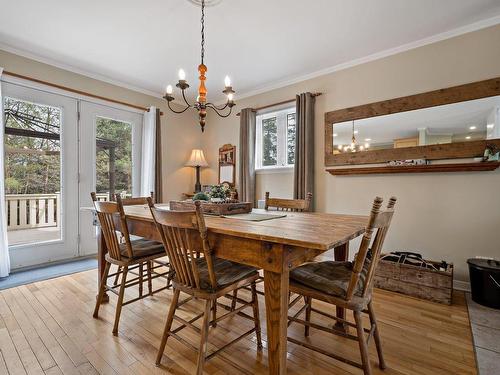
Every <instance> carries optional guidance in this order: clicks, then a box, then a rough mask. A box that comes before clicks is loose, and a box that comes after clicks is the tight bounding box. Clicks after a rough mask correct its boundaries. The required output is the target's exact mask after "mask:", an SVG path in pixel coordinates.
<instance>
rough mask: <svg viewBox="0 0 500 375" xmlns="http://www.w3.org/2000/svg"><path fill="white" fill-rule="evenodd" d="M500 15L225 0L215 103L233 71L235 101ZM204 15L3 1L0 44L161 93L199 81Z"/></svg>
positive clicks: (131, 0)
mask: <svg viewBox="0 0 500 375" xmlns="http://www.w3.org/2000/svg"><path fill="white" fill-rule="evenodd" d="M499 15H500V0H439V1H436V0H418V1H401V0H377V1H370V0H350V1H346V0H309V1H307V0H302V1H300V0H253V1H248V0H223V1H222V2H221V3H220V4H219V5H217V6H215V7H210V8H207V10H206V27H207V29H206V35H207V43H206V47H207V52H206V64H207V65H208V73H207V77H208V81H207V83H208V90H209V99H211V100H220V99H221V96H222V95H221V94H220V91H221V90H222V86H223V80H224V76H225V75H226V74H229V75H230V76H231V78H232V81H233V86H234V89H235V90H236V91H237V96H236V98H238V95H240V97H241V96H242V95H245V94H249V93H251V92H256V91H258V90H262V89H265V88H269V87H275V86H279V85H283V84H285V83H286V82H288V83H289V82H291V81H293V80H297V79H300V78H304V77H305V76H311V75H314V74H317V73H320V72H323V73H324V72H327V71H328V70H329V69H331V68H332V67H335V66H338V65H340V64H346V63H348V62H351V61H353V60H358V59H363V58H366V57H367V56H370V55H373V54H380V53H381V52H383V51H387V50H391V49H395V48H398V47H401V46H403V45H406V44H409V43H414V44H415V42H417V41H421V40H422V39H427V38H432V37H434V36H436V35H438V34H442V33H447V34H445V35H441V37H444V36H450V35H454V34H457V33H459V32H464V31H467V30H470V29H473V28H477V26H478V25H482V26H484V25H489V24H495V23H499V22H500V17H499ZM199 19H200V9H199V8H197V7H196V6H194V5H193V4H191V3H190V2H188V1H186V0H142V1H137V0H105V1H103V0H85V1H68V0H44V1H40V0H15V1H7V0H1V2H0V48H3V49H7V50H11V51H12V50H14V51H16V52H18V53H19V52H21V53H23V54H25V55H26V54H28V55H29V56H31V57H36V58H37V59H39V60H42V61H46V62H50V63H53V64H55V65H57V66H63V67H65V68H69V69H70V70H73V71H78V72H83V73H85V74H88V75H91V76H94V77H99V78H101V79H102V78H105V79H106V80H108V81H112V82H119V83H120V84H122V85H125V86H127V87H135V88H139V89H141V91H147V92H153V93H156V94H158V95H159V94H160V93H162V92H163V91H164V87H165V85H166V84H167V83H172V84H174V83H175V82H176V80H177V70H178V69H179V68H181V67H182V68H184V69H185V70H186V72H187V80H188V82H190V83H191V86H192V87H193V86H196V79H197V73H196V67H197V65H198V64H199V54H200V51H199V49H200V47H199V45H200V36H199V29H200V25H199ZM474 23H476V25H475V26H474V27H471V26H470V25H471V24H474ZM457 29H459V30H457ZM417 44H418V43H417ZM417 44H415V45H417ZM193 91H194V90H193ZM219 94H220V95H219ZM215 95H217V96H215Z"/></svg>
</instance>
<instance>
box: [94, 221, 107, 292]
mask: <svg viewBox="0 0 500 375" xmlns="http://www.w3.org/2000/svg"><path fill="white" fill-rule="evenodd" d="M107 252H108V248H107V247H106V241H105V240H104V234H103V233H102V229H101V227H99V230H98V231H97V287H98V288H97V290H100V288H101V281H102V276H103V275H104V269H105V268H106V267H105V266H106V258H105V256H106V253H107ZM108 301H109V295H108V294H107V292H106V291H104V295H103V297H102V302H108Z"/></svg>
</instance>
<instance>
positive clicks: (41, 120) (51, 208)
mask: <svg viewBox="0 0 500 375" xmlns="http://www.w3.org/2000/svg"><path fill="white" fill-rule="evenodd" d="M2 95H3V98H2V100H3V105H4V113H3V115H4V120H5V121H4V123H5V144H4V146H5V165H4V166H0V167H4V171H5V189H6V191H5V194H6V211H7V212H6V214H7V237H8V241H9V249H10V257H11V266H12V268H19V267H24V266H32V265H36V264H41V263H47V262H51V261H56V260H61V259H65V258H71V257H75V256H78V202H77V201H76V200H75V199H74V197H75V196H77V195H78V168H77V166H78V152H77V150H78V121H77V100H75V99H72V98H69V97H65V96H61V95H56V94H52V93H48V92H44V91H40V90H35V89H32V88H27V87H23V86H19V85H14V84H10V83H6V82H2Z"/></svg>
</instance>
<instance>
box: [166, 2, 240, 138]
mask: <svg viewBox="0 0 500 375" xmlns="http://www.w3.org/2000/svg"><path fill="white" fill-rule="evenodd" d="M190 1H191V2H195V3H199V1H197V2H196V1H193V0H190ZM209 1H210V0H209ZM204 58H205V0H201V64H200V65H198V72H199V74H200V76H199V80H200V83H199V86H198V97H197V98H196V101H195V102H194V103H193V104H190V103H189V102H188V100H187V99H186V94H185V91H186V90H187V89H188V88H189V85H188V83H187V81H186V73H185V72H184V70H182V69H180V70H179V82H178V83H177V84H176V85H175V86H176V87H178V88H179V89H181V93H182V99H183V100H184V103H185V107H184V108H183V109H182V110H180V111H176V110H175V109H173V108H172V107H171V106H170V102H171V101H173V100H174V97H173V95H172V93H173V89H172V86H171V85H168V86H167V89H166V94H165V96H164V97H163V98H164V99H166V100H167V104H168V108H170V110H171V111H172V112H174V113H183V112H186V111H187V110H188V109H189V108H193V109H195V110H196V111H198V118H199V122H200V126H201V131H202V132H203V131H204V129H205V122H206V120H205V118H206V117H207V108H210V109H212V110H213V111H214V112H215V113H217V115H219V116H220V117H228V116H229V115H230V114H231V111H232V109H233V107H234V105H235V103H234V91H233V88H232V87H231V81H230V79H229V77H228V76H226V78H225V80H224V86H225V87H224V90H223V91H222V92H223V93H224V94H225V95H226V97H227V100H226V104H224V105H223V106H220V107H217V106H216V105H215V104H213V103H209V102H207V88H206V87H205V81H206V79H207V78H206V76H205V73H206V72H207V67H206V65H205V64H204V63H203V60H204ZM226 108H229V110H226Z"/></svg>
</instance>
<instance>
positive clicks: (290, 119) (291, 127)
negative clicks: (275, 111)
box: [286, 113, 295, 165]
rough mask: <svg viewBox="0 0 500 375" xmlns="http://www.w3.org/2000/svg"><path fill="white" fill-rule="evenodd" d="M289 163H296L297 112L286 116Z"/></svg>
mask: <svg viewBox="0 0 500 375" xmlns="http://www.w3.org/2000/svg"><path fill="white" fill-rule="evenodd" d="M286 150H287V164H291V165H293V164H295V113H289V114H288V115H287V116H286Z"/></svg>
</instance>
